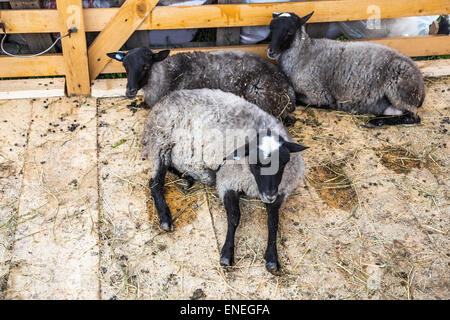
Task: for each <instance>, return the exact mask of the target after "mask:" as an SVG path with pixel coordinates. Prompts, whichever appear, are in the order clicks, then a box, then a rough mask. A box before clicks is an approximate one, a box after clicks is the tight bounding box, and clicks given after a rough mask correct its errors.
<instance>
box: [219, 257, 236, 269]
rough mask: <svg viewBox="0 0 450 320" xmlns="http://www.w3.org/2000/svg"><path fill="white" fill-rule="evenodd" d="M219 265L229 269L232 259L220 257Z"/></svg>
mask: <svg viewBox="0 0 450 320" xmlns="http://www.w3.org/2000/svg"><path fill="white" fill-rule="evenodd" d="M220 265H221V266H223V267H231V266H232V265H233V259H232V258H231V257H220Z"/></svg>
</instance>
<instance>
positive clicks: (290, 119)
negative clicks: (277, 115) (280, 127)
mask: <svg viewBox="0 0 450 320" xmlns="http://www.w3.org/2000/svg"><path fill="white" fill-rule="evenodd" d="M297 120H298V119H297V118H296V117H293V116H291V115H288V116H286V117H284V119H283V123H284V125H285V126H286V127H291V126H293V125H294V124H295V123H296V122H297Z"/></svg>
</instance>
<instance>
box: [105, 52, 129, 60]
mask: <svg viewBox="0 0 450 320" xmlns="http://www.w3.org/2000/svg"><path fill="white" fill-rule="evenodd" d="M106 55H107V56H108V57H110V58H111V59H116V60H117V61H123V58H124V57H125V56H126V55H127V53H126V52H122V51H117V52H110V53H107V54H106Z"/></svg>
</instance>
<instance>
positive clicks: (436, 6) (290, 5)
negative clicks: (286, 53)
mask: <svg viewBox="0 0 450 320" xmlns="http://www.w3.org/2000/svg"><path fill="white" fill-rule="evenodd" d="M152 2H153V0H152V1H151V2H150V3H152ZM374 7H377V8H379V13H380V17H379V18H381V19H387V18H398V17H410V16H429V15H440V14H449V13H450V1H448V0H428V1H424V0H408V2H407V3H406V2H405V1H392V0H359V1H355V0H333V1H331V0H330V1H307V2H277V3H261V4H235V5H202V6H190V7H168V6H167V7H166V6H160V7H155V8H154V10H153V11H152V12H151V14H150V15H148V16H147V17H145V18H144V19H143V21H142V23H141V24H140V25H139V26H138V27H137V30H149V29H152V30H161V29H184V28H218V27H241V26H257V25H268V24H269V23H270V20H271V18H272V13H273V12H274V11H276V12H286V11H288V12H295V13H298V14H300V15H301V14H307V13H309V12H311V11H313V10H314V11H315V13H314V15H313V17H312V18H311V20H310V22H332V21H348V20H365V19H369V18H371V17H372V16H373V11H371V10H370V9H371V8H374ZM121 9H122V8H98V9H95V8H92V9H84V10H83V15H84V21H85V27H86V31H87V32H94V31H101V30H104V29H105V27H106V26H107V25H109V23H110V21H111V19H113V17H115V15H116V14H117V13H118V12H119V11H121ZM0 20H1V21H3V22H4V23H5V25H6V31H7V32H8V33H36V32H37V33H38V32H59V26H58V23H57V20H58V17H57V12H56V10H2V11H0ZM116 31H117V32H116V34H115V36H117V34H118V33H120V32H122V30H121V29H116ZM119 31H120V32H119ZM1 33H2V31H0V34H1ZM112 40H113V39H112Z"/></svg>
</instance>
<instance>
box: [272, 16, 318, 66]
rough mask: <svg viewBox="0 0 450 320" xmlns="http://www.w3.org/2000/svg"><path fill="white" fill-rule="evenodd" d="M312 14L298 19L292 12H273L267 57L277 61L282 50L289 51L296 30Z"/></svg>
mask: <svg viewBox="0 0 450 320" xmlns="http://www.w3.org/2000/svg"><path fill="white" fill-rule="evenodd" d="M313 13H314V11H313V12H311V13H310V14H308V15H306V16H304V17H303V18H300V17H299V16H297V15H296V14H295V13H292V12H286V13H277V12H274V13H273V19H272V21H271V22H270V32H271V34H272V40H271V41H270V45H269V48H268V49H267V56H268V57H269V58H270V59H277V58H278V57H279V56H280V54H281V53H282V52H283V51H284V50H286V49H289V47H290V46H291V44H292V41H294V38H295V34H296V32H297V30H298V29H300V28H301V27H302V26H303V25H304V24H305V23H306V22H307V21H308V20H309V18H311V16H312V15H313Z"/></svg>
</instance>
